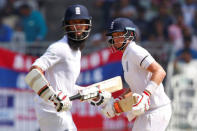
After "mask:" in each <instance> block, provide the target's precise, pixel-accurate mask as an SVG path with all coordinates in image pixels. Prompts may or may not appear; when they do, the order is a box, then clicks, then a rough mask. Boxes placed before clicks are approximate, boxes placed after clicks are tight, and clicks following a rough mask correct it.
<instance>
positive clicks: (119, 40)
mask: <svg viewBox="0 0 197 131" xmlns="http://www.w3.org/2000/svg"><path fill="white" fill-rule="evenodd" d="M124 34H125V33H124V32H114V33H112V38H113V41H114V44H113V46H114V48H115V49H118V48H120V47H121V46H122V44H123V42H124V40H125V37H124Z"/></svg>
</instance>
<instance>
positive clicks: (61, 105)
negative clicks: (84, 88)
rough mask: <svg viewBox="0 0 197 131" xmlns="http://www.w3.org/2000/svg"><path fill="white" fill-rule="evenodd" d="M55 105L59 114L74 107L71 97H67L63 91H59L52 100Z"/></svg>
mask: <svg viewBox="0 0 197 131" xmlns="http://www.w3.org/2000/svg"><path fill="white" fill-rule="evenodd" d="M49 100H50V101H52V102H53V103H54V105H55V108H56V110H57V112H62V111H68V110H70V109H71V107H72V102H71V101H70V99H69V97H68V96H66V95H65V94H64V93H63V92H62V91H59V92H58V93H56V94H55V95H54V96H52V97H51V98H50V99H49Z"/></svg>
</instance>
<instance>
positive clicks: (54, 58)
mask: <svg viewBox="0 0 197 131" xmlns="http://www.w3.org/2000/svg"><path fill="white" fill-rule="evenodd" d="M61 59H62V53H61V50H60V49H59V48H58V47H57V46H55V45H52V46H49V48H48V49H47V50H46V52H45V53H44V54H43V55H42V56H41V57H40V58H38V59H37V60H36V61H35V62H34V63H33V66H35V65H36V66H39V67H40V68H41V69H42V70H43V71H46V70H47V69H48V68H50V67H52V66H54V65H55V64H56V63H58V62H60V61H61Z"/></svg>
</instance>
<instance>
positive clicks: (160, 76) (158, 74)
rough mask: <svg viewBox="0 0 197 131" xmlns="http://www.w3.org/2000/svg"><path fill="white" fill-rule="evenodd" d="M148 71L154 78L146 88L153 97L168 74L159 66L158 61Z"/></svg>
mask: <svg viewBox="0 0 197 131" xmlns="http://www.w3.org/2000/svg"><path fill="white" fill-rule="evenodd" d="M147 70H148V71H149V72H151V73H152V76H151V78H150V82H149V83H148V85H147V87H146V91H147V92H148V93H149V94H150V95H152V94H153V93H154V92H155V90H156V88H157V87H158V86H159V85H160V84H161V83H162V81H163V80H164V78H165V76H166V72H165V71H164V69H163V68H162V67H161V65H159V64H158V63H157V62H156V61H154V62H153V63H151V64H150V65H149V66H148V68H147Z"/></svg>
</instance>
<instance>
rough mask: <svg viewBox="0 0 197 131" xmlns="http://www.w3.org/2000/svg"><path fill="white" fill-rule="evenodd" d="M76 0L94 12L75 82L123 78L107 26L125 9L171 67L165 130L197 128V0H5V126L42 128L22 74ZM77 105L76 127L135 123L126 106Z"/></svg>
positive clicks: (1, 48) (0, 67) (87, 129)
mask: <svg viewBox="0 0 197 131" xmlns="http://www.w3.org/2000/svg"><path fill="white" fill-rule="evenodd" d="M24 3H26V4H28V6H22V5H23V4H24ZM71 4H83V5H85V6H86V7H87V8H88V10H89V12H90V14H91V15H92V17H93V19H92V31H91V35H90V38H89V39H88V40H87V43H86V48H85V50H83V52H82V54H83V56H82V60H81V74H80V76H79V78H78V82H77V83H78V84H79V85H89V84H92V83H95V82H99V81H102V80H105V79H108V78H111V77H114V76H117V75H121V76H122V78H123V71H122V67H121V55H122V54H121V53H116V54H115V55H114V54H112V52H111V51H110V49H109V48H108V47H107V44H106V40H107V38H106V37H105V35H104V34H105V28H106V27H107V25H108V24H109V22H110V21H111V20H112V19H113V18H116V17H128V18H130V19H131V20H133V22H134V23H135V24H136V25H137V39H136V41H137V44H139V45H141V46H143V47H144V48H146V49H147V50H149V51H150V53H151V54H152V55H153V57H154V58H155V59H156V60H157V61H158V62H159V63H160V64H161V65H162V66H163V67H164V69H165V70H166V72H167V77H166V79H165V81H164V85H165V91H166V93H167V94H168V96H169V97H170V99H171V100H172V107H173V114H172V118H171V121H170V124H169V127H168V129H167V131H197V112H196V111H197V61H196V58H197V1H196V0H56V1H54V0H0V131H39V126H38V124H37V121H36V116H35V110H34V101H33V96H34V93H33V92H32V90H31V89H30V88H29V87H28V86H27V85H26V83H25V82H24V77H25V74H26V73H27V71H28V69H29V68H30V67H31V64H32V63H33V61H34V60H35V59H36V58H38V57H39V56H40V55H42V54H43V52H44V51H45V50H46V49H47V47H48V46H49V45H50V44H51V43H52V42H54V41H56V40H58V39H60V38H61V37H62V36H63V33H64V32H63V30H62V27H61V24H62V22H61V21H62V18H63V14H64V11H65V9H66V8H67V7H68V6H69V5H71ZM24 15H26V16H28V18H24ZM123 80H124V78H123ZM124 87H125V89H126V88H128V86H127V85H126V84H125V86H124ZM123 90H124V89H123ZM123 90H121V91H118V92H116V93H114V94H113V95H114V96H117V95H119V94H120V93H121V92H122V91H123ZM72 113H73V119H74V121H75V123H76V126H77V127H78V130H79V131H104V130H105V131H110V130H111V131H112V130H113V131H114V130H115V131H128V130H131V128H132V124H133V122H128V121H127V118H126V116H125V114H122V115H121V116H119V117H116V118H113V119H107V118H105V117H104V116H102V115H101V114H100V113H99V111H98V109H97V108H95V107H92V106H90V105H89V104H88V103H80V102H79V101H75V102H74V104H73V108H72ZM142 125H143V124H142Z"/></svg>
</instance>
